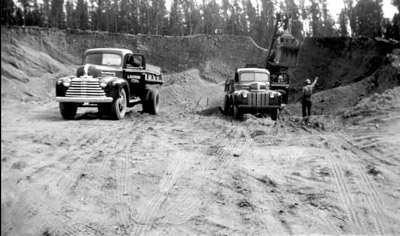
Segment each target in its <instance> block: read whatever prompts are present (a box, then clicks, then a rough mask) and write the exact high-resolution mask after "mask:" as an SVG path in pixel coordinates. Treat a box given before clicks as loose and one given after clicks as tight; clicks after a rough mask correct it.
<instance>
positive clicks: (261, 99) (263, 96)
mask: <svg viewBox="0 0 400 236" xmlns="http://www.w3.org/2000/svg"><path fill="white" fill-rule="evenodd" d="M268 102H269V97H268V94H267V93H248V103H249V104H248V105H251V106H266V105H268Z"/></svg>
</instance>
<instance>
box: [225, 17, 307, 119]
mask: <svg viewBox="0 0 400 236" xmlns="http://www.w3.org/2000/svg"><path fill="white" fill-rule="evenodd" d="M282 21H283V20H282V17H281V15H280V14H277V17H276V24H275V30H274V33H273V35H272V38H271V42H270V47H269V50H268V55H267V60H266V64H265V66H264V67H261V68H258V65H257V64H248V65H246V67H245V68H240V69H236V71H235V76H234V78H229V79H227V80H226V82H225V98H224V104H223V107H222V109H223V112H224V113H225V114H227V115H233V117H234V118H241V117H242V115H243V113H253V114H255V113H265V114H266V113H269V114H270V115H271V119H272V120H277V119H278V114H279V111H280V110H281V109H282V108H283V106H284V105H285V104H287V102H288V97H289V82H290V76H289V68H292V67H295V66H296V64H297V57H298V53H299V49H300V42H299V41H298V40H297V39H296V38H295V37H293V35H292V34H291V33H290V27H291V26H290V25H291V23H290V18H289V17H287V18H286V20H285V21H286V22H287V24H288V25H287V27H286V30H285V32H284V33H283V34H280V35H279V36H278V29H279V28H280V27H281V26H282V25H283V24H281V22H282ZM275 41H277V46H276V51H275V52H276V53H272V51H273V50H272V47H273V45H274V43H275Z"/></svg>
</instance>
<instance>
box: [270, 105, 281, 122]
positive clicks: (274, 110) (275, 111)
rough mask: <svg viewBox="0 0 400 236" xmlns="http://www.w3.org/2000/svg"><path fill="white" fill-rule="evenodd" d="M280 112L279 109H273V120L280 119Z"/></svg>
mask: <svg viewBox="0 0 400 236" xmlns="http://www.w3.org/2000/svg"><path fill="white" fill-rule="evenodd" d="M278 113H279V109H278V108H276V109H273V110H272V111H271V120H277V119H278Z"/></svg>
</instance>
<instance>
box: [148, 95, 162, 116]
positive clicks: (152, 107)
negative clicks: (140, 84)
mask: <svg viewBox="0 0 400 236" xmlns="http://www.w3.org/2000/svg"><path fill="white" fill-rule="evenodd" d="M145 102H147V109H148V112H149V113H150V115H157V114H158V110H159V103H160V95H159V94H158V90H156V89H150V90H149V92H148V96H147V101H145Z"/></svg>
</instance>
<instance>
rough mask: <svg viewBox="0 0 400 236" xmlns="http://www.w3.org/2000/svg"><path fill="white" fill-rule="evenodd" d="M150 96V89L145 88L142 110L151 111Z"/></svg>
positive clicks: (144, 111)
mask: <svg viewBox="0 0 400 236" xmlns="http://www.w3.org/2000/svg"><path fill="white" fill-rule="evenodd" d="M149 96H150V89H145V90H144V97H143V98H141V100H142V112H143V113H148V112H149V102H148V101H149Z"/></svg>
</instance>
